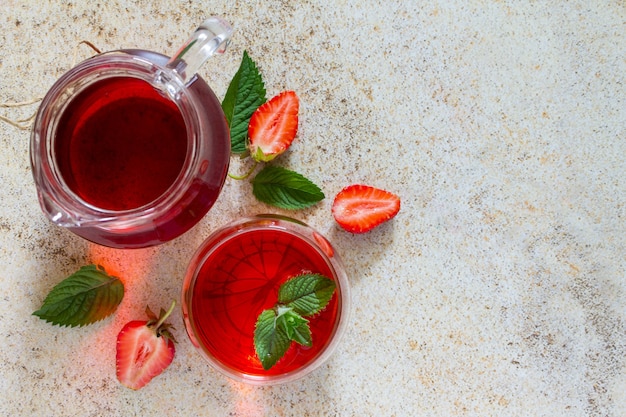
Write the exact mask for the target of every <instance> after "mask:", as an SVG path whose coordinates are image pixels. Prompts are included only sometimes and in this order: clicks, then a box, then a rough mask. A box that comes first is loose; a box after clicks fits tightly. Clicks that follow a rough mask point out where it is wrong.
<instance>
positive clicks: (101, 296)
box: [33, 265, 124, 327]
mask: <svg viewBox="0 0 626 417" xmlns="http://www.w3.org/2000/svg"><path fill="white" fill-rule="evenodd" d="M123 297H124V285H123V284H122V282H121V281H120V280H119V278H117V277H113V276H110V275H108V274H107V273H106V271H105V270H104V268H103V267H101V266H96V265H87V266H83V267H82V268H80V269H79V270H78V271H76V272H75V273H73V274H72V275H70V276H69V277H67V278H66V279H64V280H63V281H61V282H60V283H59V284H57V285H56V286H55V287H54V288H53V289H52V291H50V293H49V294H48V296H47V297H46V299H45V300H44V302H43V305H42V306H41V308H40V309H39V310H37V311H35V312H34V313H33V315H35V316H38V317H39V318H41V319H42V320H45V321H47V322H49V323H52V324H56V325H59V326H70V327H74V326H84V325H86V324H91V323H94V322H96V321H99V320H102V319H104V318H105V317H107V316H109V315H111V314H112V313H113V312H114V311H115V309H117V306H118V305H119V304H120V302H121V301H122V298H123Z"/></svg>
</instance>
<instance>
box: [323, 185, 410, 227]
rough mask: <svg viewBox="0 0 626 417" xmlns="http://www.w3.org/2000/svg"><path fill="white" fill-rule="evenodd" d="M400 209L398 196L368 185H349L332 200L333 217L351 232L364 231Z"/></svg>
mask: <svg viewBox="0 0 626 417" xmlns="http://www.w3.org/2000/svg"><path fill="white" fill-rule="evenodd" d="M398 211H400V197H398V196H397V195H395V194H393V193H390V192H389V191H385V190H381V189H379V188H374V187H371V186H369V185H362V184H354V185H349V186H347V187H346V188H344V189H343V190H341V191H340V192H339V194H337V196H336V197H335V201H333V207H332V213H333V217H334V218H335V220H336V221H337V223H339V226H341V227H342V228H344V229H345V230H347V231H348V232H351V233H365V232H368V231H370V230H372V229H373V228H374V227H376V226H378V225H380V224H381V223H384V222H386V221H387V220H389V219H391V218H393V217H394V216H395V215H396V214H398Z"/></svg>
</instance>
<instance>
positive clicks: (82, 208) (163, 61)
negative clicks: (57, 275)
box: [30, 17, 232, 248]
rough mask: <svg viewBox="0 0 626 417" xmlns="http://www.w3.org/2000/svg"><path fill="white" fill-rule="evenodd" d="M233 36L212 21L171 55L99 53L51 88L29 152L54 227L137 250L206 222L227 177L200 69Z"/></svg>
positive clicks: (216, 118)
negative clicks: (203, 220)
mask: <svg viewBox="0 0 626 417" xmlns="http://www.w3.org/2000/svg"><path fill="white" fill-rule="evenodd" d="M231 35H232V28H231V27H230V25H229V24H228V23H227V22H225V21H223V20H222V19H219V18H215V17H214V18H209V19H207V20H205V21H204V22H203V23H202V24H201V25H200V26H199V27H198V29H197V30H196V31H195V32H194V33H193V34H192V36H191V37H190V38H189V40H188V41H187V42H186V43H185V44H184V45H183V46H182V47H181V48H180V50H179V51H178V52H177V53H176V54H175V55H174V56H173V57H172V58H169V57H167V56H165V55H162V54H159V53H156V52H151V51H145V50H141V49H123V50H118V51H111V52H105V53H102V54H99V55H96V56H94V57H91V58H89V59H87V60H85V61H83V62H81V63H80V64H78V65H77V66H75V67H74V68H72V69H70V70H69V71H68V72H66V73H65V74H63V76H61V78H59V79H58V80H57V82H55V83H54V85H53V86H52V87H51V88H50V90H49V91H48V93H47V94H46V96H45V97H44V98H43V100H42V103H41V106H40V107H39V110H38V112H37V115H36V118H35V122H34V125H33V130H32V133H31V149H30V150H31V152H30V155H31V167H32V171H33V177H34V179H35V185H36V186H37V194H38V198H39V202H40V205H41V208H42V211H43V212H44V214H45V215H46V216H47V217H48V218H49V219H50V220H51V221H52V222H53V223H54V224H56V225H58V226H62V227H65V228H67V229H69V230H70V231H72V232H74V233H75V234H77V235H79V236H82V237H84V238H86V239H88V240H90V241H92V242H95V243H99V244H101V245H106V246H111V247H115V248H140V247H146V246H153V245H158V244H161V243H163V242H167V241H169V240H171V239H174V238H176V237H178V236H180V235H181V234H183V233H184V232H185V231H187V230H189V229H190V228H191V227H192V226H193V225H195V224H196V223H198V222H199V221H200V220H201V219H202V217H203V216H204V215H205V214H206V213H207V212H208V211H209V209H210V208H211V206H212V205H213V203H214V202H215V200H216V199H217V196H218V195H219V193H220V190H221V188H222V186H223V184H224V181H225V179H226V175H227V172H228V164H229V158H230V135H229V130H228V124H227V123H226V118H225V116H224V112H223V111H222V107H221V103H220V101H219V100H218V99H217V97H216V96H215V94H214V93H213V91H212V90H211V89H210V87H209V86H208V85H207V84H206V82H205V81H204V80H203V79H202V78H201V77H200V76H198V75H197V73H196V72H197V70H198V69H199V68H200V66H201V65H202V64H203V63H204V61H205V60H206V59H207V58H208V57H210V56H211V55H213V54H217V53H222V52H223V51H224V50H225V48H226V45H228V42H229V39H230V36H231Z"/></svg>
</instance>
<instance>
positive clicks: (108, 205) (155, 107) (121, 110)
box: [55, 77, 187, 211]
mask: <svg viewBox="0 0 626 417" xmlns="http://www.w3.org/2000/svg"><path fill="white" fill-rule="evenodd" d="M55 155H56V162H57V166H58V169H59V173H60V174H61V176H62V178H63V179H64V181H65V183H66V184H67V186H68V187H69V188H70V189H71V190H72V191H73V192H74V193H75V194H76V195H77V196H79V197H80V198H82V199H83V200H84V201H85V202H87V203H89V204H91V205H93V206H95V207H99V208H101V209H105V210H114V211H122V210H131V209H136V208H139V207H142V206H145V205H146V204H148V203H150V202H152V201H154V200H156V199H157V198H158V197H160V196H161V195H162V194H164V193H165V192H166V191H167V189H168V188H169V187H171V185H172V184H173V183H174V181H175V180H176V177H178V175H180V172H181V170H182V167H183V163H184V162H185V157H186V155H187V129H186V128H185V121H184V120H183V117H182V115H181V113H180V111H179V110H178V107H177V106H176V104H175V103H174V102H173V101H172V100H170V99H168V98H166V97H164V96H163V95H162V94H160V93H159V92H158V91H156V90H155V88H154V87H152V86H151V85H150V84H148V83H147V82H145V81H143V80H140V79H137V78H130V77H114V78H107V79H104V80H102V81H99V82H96V83H94V84H93V85H91V86H89V87H88V88H86V89H85V90H84V91H83V92H81V93H80V94H79V95H78V96H77V97H75V98H74V99H73V100H72V101H71V102H70V103H69V105H68V107H67V109H66V110H65V112H64V113H63V116H62V117H61V119H60V120H59V125H58V127H57V130H56V140H55Z"/></svg>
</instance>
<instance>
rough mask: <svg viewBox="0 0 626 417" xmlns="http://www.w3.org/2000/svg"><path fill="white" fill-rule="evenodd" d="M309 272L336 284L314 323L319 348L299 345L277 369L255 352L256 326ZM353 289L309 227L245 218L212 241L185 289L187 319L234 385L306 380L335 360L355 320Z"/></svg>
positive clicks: (314, 342) (195, 263) (198, 343)
mask: <svg viewBox="0 0 626 417" xmlns="http://www.w3.org/2000/svg"><path fill="white" fill-rule="evenodd" d="M303 273H312V274H321V275H324V276H326V277H328V278H330V279H332V280H334V282H335V284H336V291H335V293H334V294H333V296H332V298H331V299H330V302H329V303H328V305H326V306H325V308H324V309H323V310H322V311H321V312H319V313H318V314H316V315H315V316H314V317H311V318H309V322H308V324H309V327H310V333H311V339H312V343H311V346H303V345H300V344H297V343H293V344H291V345H290V347H289V348H288V350H287V351H286V353H285V354H284V356H283V357H281V359H279V360H278V362H277V363H276V364H275V366H273V367H272V368H271V369H267V370H266V369H264V368H263V366H262V364H261V361H260V360H259V358H258V357H257V355H256V354H255V341H254V333H255V323H256V321H257V317H258V316H259V314H260V313H261V312H262V311H264V310H266V309H270V308H272V306H273V305H274V304H275V303H276V300H277V294H278V290H279V287H280V286H281V284H283V283H284V282H285V281H287V280H288V279H289V278H292V277H294V276H297V275H299V274H303ZM347 291H348V287H347V281H346V277H345V273H344V272H343V269H342V267H341V264H340V261H339V259H338V257H337V255H336V253H335V251H334V250H333V248H332V246H331V245H330V243H328V241H327V240H326V239H325V238H323V237H322V236H321V235H319V234H318V233H317V232H314V231H312V230H311V229H310V228H308V227H307V226H305V225H303V224H301V223H298V222H295V221H292V220H291V219H286V218H282V217H281V218H279V217H261V216H260V217H256V218H253V219H244V220H242V221H239V222H237V223H236V224H234V225H231V226H229V227H226V228H224V229H222V230H220V231H218V232H216V233H214V234H213V235H212V236H211V237H209V238H208V239H207V240H206V241H205V243H204V244H203V245H202V246H201V247H200V249H199V250H198V252H197V253H196V255H195V256H194V258H193V260H192V262H191V264H190V266H189V269H188V271H187V276H186V279H185V283H184V285H183V313H184V318H185V324H186V326H187V332H188V334H189V336H190V338H191V340H192V342H193V343H194V345H196V347H197V348H198V349H199V350H200V351H201V352H202V354H203V355H204V356H205V357H206V358H207V359H208V360H209V362H210V363H211V364H212V365H214V366H215V367H216V368H217V369H218V370H220V371H222V372H224V373H225V374H226V375H227V376H230V377H232V378H234V379H237V380H240V381H244V382H248V383H252V384H267V383H277V382H285V381H289V380H292V379H295V378H298V377H300V376H302V375H304V374H305V373H308V372H310V371H311V370H313V369H314V368H315V367H317V366H318V365H320V364H321V363H322V362H323V361H324V360H325V359H326V358H327V357H328V355H329V354H330V351H331V350H332V349H331V348H333V347H334V346H335V345H336V343H337V339H338V336H339V334H340V333H341V332H342V331H343V328H344V326H345V323H346V319H347V304H348V294H347Z"/></svg>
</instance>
